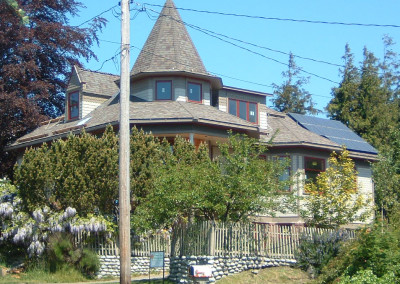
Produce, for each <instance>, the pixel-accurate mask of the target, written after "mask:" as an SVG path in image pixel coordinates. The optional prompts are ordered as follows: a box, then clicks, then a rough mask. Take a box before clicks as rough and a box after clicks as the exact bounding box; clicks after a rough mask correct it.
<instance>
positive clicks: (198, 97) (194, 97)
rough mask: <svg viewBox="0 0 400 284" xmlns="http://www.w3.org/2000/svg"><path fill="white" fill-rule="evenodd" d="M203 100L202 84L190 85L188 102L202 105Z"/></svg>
mask: <svg viewBox="0 0 400 284" xmlns="http://www.w3.org/2000/svg"><path fill="white" fill-rule="evenodd" d="M202 100H203V95H202V89H201V84H198V83H188V101H189V102H196V103H201V102H202Z"/></svg>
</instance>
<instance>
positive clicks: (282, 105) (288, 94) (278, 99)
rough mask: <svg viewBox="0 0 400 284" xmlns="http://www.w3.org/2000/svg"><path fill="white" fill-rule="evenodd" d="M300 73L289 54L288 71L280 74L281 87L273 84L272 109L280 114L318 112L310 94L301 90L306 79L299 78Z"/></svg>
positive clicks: (291, 55)
mask: <svg viewBox="0 0 400 284" xmlns="http://www.w3.org/2000/svg"><path fill="white" fill-rule="evenodd" d="M300 72H301V68H300V67H298V66H297V65H296V62H295V61H294V55H293V54H292V53H290V55H289V64H288V70H287V71H285V72H282V77H283V78H284V82H283V83H282V84H281V85H276V84H273V88H274V95H275V99H273V100H272V103H273V105H274V108H275V109H276V110H278V111H282V112H294V113H300V114H306V113H308V114H317V113H318V112H319V110H318V109H316V108H315V107H314V106H315V104H314V103H313V101H312V98H311V94H310V93H309V92H307V91H306V90H305V89H304V88H303V85H305V84H307V83H308V78H305V77H301V76H300V75H299V74H300Z"/></svg>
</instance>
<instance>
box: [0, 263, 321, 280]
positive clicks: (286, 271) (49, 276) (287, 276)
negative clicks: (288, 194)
mask: <svg viewBox="0 0 400 284" xmlns="http://www.w3.org/2000/svg"><path fill="white" fill-rule="evenodd" d="M152 277H157V278H158V277H162V275H152ZM22 282H23V283H77V282H79V283H82V282H92V283H96V282H97V283H107V284H113V283H119V281H118V279H101V280H90V279H87V278H84V277H83V276H82V275H81V274H80V273H79V272H77V271H74V270H72V269H66V270H62V271H59V272H57V273H47V272H43V271H41V270H36V271H30V272H28V273H21V274H18V275H15V274H14V275H6V276H4V277H0V283H22ZM132 283H151V284H161V283H163V282H162V280H160V279H153V280H151V281H150V282H149V280H148V278H147V276H137V275H132ZM164 283H165V284H168V283H172V282H169V281H167V280H165V281H164ZM217 283H218V284H249V283H252V284H253V283H254V284H261V283H267V284H268V283H277V284H280V283H287V284H289V283H313V281H312V280H311V279H310V278H309V277H308V275H307V273H305V272H304V271H301V270H300V269H295V268H291V267H287V266H286V267H271V268H265V269H260V270H259V272H258V274H254V273H253V272H252V271H245V272H242V273H238V274H235V275H231V276H227V277H224V278H222V279H221V280H219V281H217Z"/></svg>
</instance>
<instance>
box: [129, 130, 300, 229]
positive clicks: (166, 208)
mask: <svg viewBox="0 0 400 284" xmlns="http://www.w3.org/2000/svg"><path fill="white" fill-rule="evenodd" d="M219 149H220V152H221V154H220V156H219V157H218V158H216V159H215V160H214V161H213V160H211V159H210V157H209V154H208V150H207V147H206V145H201V146H200V147H199V148H198V149H196V147H195V146H194V145H192V144H190V143H189V142H188V141H187V140H185V139H182V138H177V139H176V140H175V143H174V146H173V151H172V152H170V154H169V156H168V158H167V160H166V162H165V163H164V164H163V165H161V166H160V165H159V168H158V171H157V176H156V177H155V180H154V182H155V183H154V188H153V191H152V192H150V194H149V195H148V196H147V200H146V201H145V202H144V203H143V204H142V206H139V207H138V208H137V211H136V214H135V215H134V216H133V219H134V222H135V224H136V226H137V227H138V228H142V229H150V228H160V227H169V226H171V225H172V224H173V223H174V222H178V221H182V220H186V221H187V220H190V219H203V220H204V219H206V220H221V221H235V222H237V221H244V220H247V219H248V217H249V216H252V215H254V214H256V213H266V214H271V215H272V214H273V213H275V212H276V211H277V210H280V211H284V209H285V208H288V207H291V206H293V205H294V200H295V198H294V196H293V195H292V194H291V193H288V192H287V191H285V187H286V186H287V185H288V182H282V181H280V180H279V177H280V176H281V174H282V172H283V170H284V169H285V167H287V164H286V163H276V162H274V161H270V160H265V158H263V157H264V156H263V155H264V154H265V151H266V148H265V147H264V146H262V145H260V144H259V142H258V141H257V140H256V139H251V138H248V137H245V136H240V135H232V136H231V137H230V139H229V143H223V144H220V145H219Z"/></svg>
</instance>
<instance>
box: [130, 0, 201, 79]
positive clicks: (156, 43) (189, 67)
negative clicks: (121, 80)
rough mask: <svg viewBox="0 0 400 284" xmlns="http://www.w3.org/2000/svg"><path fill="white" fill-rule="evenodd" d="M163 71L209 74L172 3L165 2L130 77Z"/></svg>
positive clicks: (170, 0) (168, 0)
mask: <svg viewBox="0 0 400 284" xmlns="http://www.w3.org/2000/svg"><path fill="white" fill-rule="evenodd" d="M164 71H184V72H189V73H196V74H207V71H206V69H205V67H204V64H203V62H202V60H201V58H200V56H199V54H198V52H197V50H196V47H195V46H194V44H193V42H192V39H191V38H190V36H189V33H188V32H187V30H186V27H185V25H184V23H183V22H182V19H181V17H180V15H179V13H178V11H177V10H176V8H175V5H174V3H173V1H172V0H167V2H166V3H165V5H164V8H163V9H162V11H161V13H160V16H159V17H158V19H157V22H156V23H155V25H154V27H153V30H152V31H151V33H150V35H149V37H148V38H147V41H146V43H145V45H144V47H143V49H142V51H141V52H140V54H139V56H138V58H137V60H136V62H135V65H134V66H133V68H132V71H131V75H136V74H138V73H142V72H164Z"/></svg>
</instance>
